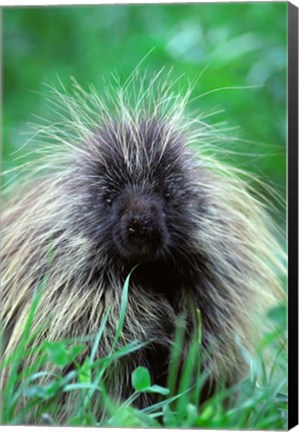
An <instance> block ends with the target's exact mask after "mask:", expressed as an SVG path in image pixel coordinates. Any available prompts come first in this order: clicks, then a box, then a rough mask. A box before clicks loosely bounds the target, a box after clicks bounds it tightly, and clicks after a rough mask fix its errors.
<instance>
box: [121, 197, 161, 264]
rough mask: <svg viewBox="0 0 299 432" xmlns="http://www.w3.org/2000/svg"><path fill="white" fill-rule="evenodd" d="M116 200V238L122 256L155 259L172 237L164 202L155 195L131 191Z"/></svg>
mask: <svg viewBox="0 0 299 432" xmlns="http://www.w3.org/2000/svg"><path fill="white" fill-rule="evenodd" d="M119 201H120V202H119V203H116V209H115V211H116V213H117V214H118V216H117V218H116V224H117V221H118V226H117V225H116V226H115V227H114V238H115V241H116V244H117V247H118V249H119V252H120V253H121V255H122V256H124V257H126V258H131V259H136V260H152V259H154V258H155V257H156V256H157V254H158V253H159V251H161V250H162V249H163V248H164V247H165V246H166V244H167V240H168V237H169V234H168V230H167V226H166V222H165V215H164V212H163V205H162V202H161V201H160V200H159V199H158V197H155V196H148V195H144V194H137V193H136V194H128V195H127V196H125V197H122V198H121V199H120V200H119Z"/></svg>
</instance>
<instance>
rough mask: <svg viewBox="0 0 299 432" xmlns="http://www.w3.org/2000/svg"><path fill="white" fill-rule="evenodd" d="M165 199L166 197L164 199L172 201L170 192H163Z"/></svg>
mask: <svg viewBox="0 0 299 432" xmlns="http://www.w3.org/2000/svg"><path fill="white" fill-rule="evenodd" d="M163 197H164V199H165V201H170V199H171V194H170V192H169V191H167V190H166V191H164V192H163Z"/></svg>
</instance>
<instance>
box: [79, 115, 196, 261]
mask: <svg viewBox="0 0 299 432" xmlns="http://www.w3.org/2000/svg"><path fill="white" fill-rule="evenodd" d="M93 147H94V149H97V152H98V157H96V156H94V158H93V160H92V163H91V164H89V163H87V164H86V168H87V169H88V171H89V172H88V174H87V177H92V178H93V182H92V183H91V184H90V185H89V187H90V193H89V199H90V201H89V205H90V206H92V209H93V211H92V212H89V213H90V214H93V217H92V218H90V223H89V230H88V235H89V236H90V238H92V240H93V241H94V242H95V244H96V243H97V242H99V243H100V244H101V247H102V248H103V247H106V250H107V253H108V254H110V255H111V254H113V255H114V256H117V257H118V258H120V259H121V260H123V261H124V262H128V263H130V264H134V263H138V262H142V261H156V260H159V259H161V258H167V256H168V255H172V253H173V251H174V250H176V251H177V250H178V249H180V247H181V246H182V245H183V244H184V243H185V242H186V240H187V239H188V237H189V234H190V229H191V226H192V223H193V222H192V212H194V206H195V205H196V206H198V205H199V203H200V199H199V197H198V195H197V193H196V192H195V189H194V186H192V178H191V177H192V175H191V172H192V169H191V167H192V162H191V156H190V155H189V153H188V151H187V150H186V148H185V146H184V137H183V135H182V134H181V133H180V132H179V131H177V130H175V129H174V128H173V125H169V124H167V122H163V121H159V120H158V119H148V120H142V121H140V122H138V123H131V124H130V123H125V122H122V123H115V122H112V123H110V124H109V123H108V124H104V125H103V126H102V127H101V128H100V129H99V130H98V132H97V133H96V135H95V137H94V145H93Z"/></svg>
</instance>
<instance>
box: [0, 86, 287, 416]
mask: <svg viewBox="0 0 299 432" xmlns="http://www.w3.org/2000/svg"><path fill="white" fill-rule="evenodd" d="M153 82H155V80H153ZM154 87H155V84H151V85H149V86H148V88H145V87H144V86H143V85H141V86H140V90H139V93H138V96H137V97H136V98H135V101H134V98H133V102H132V100H130V99H132V98H131V94H130V92H131V93H132V88H131V87H130V86H129V85H127V86H125V87H123V88H121V89H120V90H119V91H118V92H117V91H115V94H114V95H113V96H112V97H111V96H109V97H108V102H106V103H104V102H103V100H102V99H100V98H99V97H98V95H97V94H96V92H95V91H94V90H92V91H90V92H84V91H83V90H82V89H80V88H79V86H78V85H75V90H74V93H73V94H69V93H66V92H62V93H60V92H58V91H55V90H54V94H55V97H54V100H55V106H56V109H57V110H58V111H59V115H60V117H59V116H58V121H56V122H53V123H52V124H50V125H49V126H46V127H43V128H41V129H40V130H39V132H38V134H37V135H38V137H39V139H40V140H43V141H44V142H46V143H48V142H50V143H51V145H50V147H51V149H50V150H51V151H50V152H48V153H46V154H45V156H44V159H39V160H38V163H39V164H40V165H39V168H38V171H39V173H40V174H39V176H37V175H33V179H30V180H28V182H27V183H25V187H22V188H21V191H20V192H18V193H17V192H16V189H14V194H13V195H14V199H12V200H11V201H8V204H6V209H5V211H4V214H3V217H2V226H3V234H2V248H1V249H2V250H1V263H2V264H1V266H2V269H1V270H2V276H1V298H2V306H1V307H2V317H3V321H4V326H5V327H6V329H7V334H8V337H7V339H8V340H7V343H6V355H8V354H9V353H10V352H12V350H13V348H14V347H15V345H16V344H17V343H18V341H19V339H20V335H21V334H22V328H23V326H24V322H25V320H26V316H27V314H28V310H29V308H30V305H31V301H32V296H33V292H34V290H35V288H36V286H38V285H39V284H40V283H42V281H43V279H44V278H45V277H46V288H45V292H44V293H43V296H42V298H41V302H40V305H39V307H38V310H37V312H36V316H35V320H34V322H33V328H32V332H34V331H35V330H36V329H37V328H39V327H40V325H41V324H42V323H45V322H46V323H47V324H46V326H45V325H44V326H42V327H41V328H42V331H39V333H38V336H37V339H38V340H37V342H38V341H43V340H49V341H56V340H61V339H64V338H70V337H72V338H73V337H80V336H82V335H94V334H96V333H97V331H98V329H99V326H100V323H101V320H102V319H103V316H104V314H105V312H106V310H107V308H108V307H109V308H110V313H109V315H108V320H107V323H106V325H105V329H104V332H103V335H102V338H101V341H100V344H99V347H98V352H97V356H98V357H99V358H100V357H101V356H103V355H107V354H108V353H109V350H110V349H111V346H112V343H113V337H114V335H115V332H116V329H117V325H118V320H119V314H120V303H121V294H122V289H123V284H124V280H125V278H126V276H127V275H128V273H129V272H130V271H131V270H132V268H133V267H134V266H136V264H137V268H135V270H134V271H133V273H132V274H131V279H130V285H129V295H128V303H127V310H126V316H125V321H124V326H123V330H122V333H121V337H120V342H121V343H123V344H126V343H129V342H132V341H135V340H138V341H141V342H143V343H144V344H145V346H144V347H143V348H140V350H138V351H136V352H133V353H132V354H130V355H129V356H127V357H124V358H123V359H121V360H119V361H118V362H117V363H116V366H115V367H114V368H113V370H112V369H111V371H110V374H109V373H107V377H106V382H105V384H106V386H107V389H108V393H109V394H110V395H111V396H112V397H114V398H115V399H118V400H120V399H123V398H126V397H128V396H129V395H130V394H131V393H132V386H131V381H130V379H131V378H130V377H131V373H132V371H133V370H134V369H135V368H136V367H137V366H145V367H147V368H148V369H149V371H150V373H151V377H152V381H153V382H154V383H156V384H160V385H162V386H165V385H166V379H167V373H168V369H169V362H170V352H171V347H172V343H173V338H174V333H175V328H176V322H177V317H178V316H184V317H185V322H186V323H187V324H186V330H185V331H186V335H185V339H184V341H185V344H184V346H183V347H182V359H183V360H182V362H183V363H184V356H185V355H186V353H187V352H188V344H189V341H190V340H191V339H192V335H193V333H194V332H195V327H196V325H197V322H194V320H193V319H192V311H190V302H191V304H192V305H193V306H194V309H197V310H199V311H200V317H201V325H202V341H201V347H198V349H201V350H202V351H203V352H205V351H206V352H207V353H208V352H209V354H208V355H207V356H206V357H204V356H203V359H204V365H203V367H204V369H205V370H209V374H210V378H209V382H208V384H209V385H208V387H207V389H208V390H207V392H206V394H205V393H203V395H202V400H205V398H207V397H209V396H210V394H211V392H212V390H211V389H212V388H213V386H214V384H215V383H217V382H218V381H220V380H221V382H223V383H225V384H226V385H227V386H229V385H231V384H233V383H235V382H237V381H238V380H239V379H240V378H241V377H242V376H243V375H244V373H245V371H246V361H245V360H244V358H243V354H242V347H245V349H246V350H249V351H251V350H252V349H253V346H254V338H255V336H256V332H255V330H256V329H258V331H259V329H260V326H261V323H262V320H263V318H262V317H263V316H264V315H263V314H264V312H265V308H266V305H267V304H268V300H269V299H271V298H272V297H273V293H274V292H275V291H279V278H278V276H277V274H276V270H275V269H277V267H278V264H277V258H276V255H277V253H278V250H279V247H278V245H277V243H276V240H275V237H274V235H273V234H272V232H271V229H270V228H269V226H270V225H271V223H272V222H271V219H270V217H269V216H268V215H267V212H266V211H265V210H264V206H263V205H262V204H261V203H260V201H259V199H257V198H256V197H255V196H254V194H253V193H252V191H251V190H250V187H249V184H248V183H247V182H246V181H245V180H244V179H243V178H242V176H240V175H239V174H238V173H237V170H234V169H233V168H232V167H231V166H228V165H226V164H225V163H223V162H220V160H219V159H217V157H216V156H214V154H213V153H214V152H215V148H216V146H215V145H214V146H213V145H212V144H208V143H209V142H212V141H213V140H215V139H216V140H218V141H220V140H221V139H222V135H221V133H220V132H219V131H217V130H216V129H214V128H213V127H211V126H208V125H206V124H205V123H204V122H203V121H202V119H201V117H200V115H199V116H197V117H196V116H195V117H193V118H192V119H190V118H188V116H187V115H186V104H187V100H188V97H189V93H188V92H186V94H185V95H184V96H181V95H176V94H174V93H173V92H171V91H170V90H166V89H165V88H164V86H162V88H161V89H160V93H159V92H154V91H153V88H154ZM136 88H137V87H136ZM136 88H135V91H136ZM156 93H159V94H158V95H157V94H156ZM110 97H111V99H110ZM111 100H112V102H111ZM109 101H110V102H111V103H110V102H109ZM195 144H196V151H194V150H192V146H194V145H195ZM211 149H212V153H211ZM43 170H44V171H45V172H43ZM49 249H50V255H51V260H50V264H49ZM211 346H212V347H214V348H213V349H210V347H211ZM87 354H88V353H85V355H87ZM82 361H83V360H82ZM28 362H29V363H30V358H29V360H28ZM154 400H155V399H154V398H153V395H143V396H142V397H140V398H139V399H137V402H136V404H137V406H139V407H144V406H147V405H148V404H150V403H152V402H153V401H154Z"/></svg>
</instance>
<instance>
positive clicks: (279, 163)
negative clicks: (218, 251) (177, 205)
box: [2, 2, 287, 220]
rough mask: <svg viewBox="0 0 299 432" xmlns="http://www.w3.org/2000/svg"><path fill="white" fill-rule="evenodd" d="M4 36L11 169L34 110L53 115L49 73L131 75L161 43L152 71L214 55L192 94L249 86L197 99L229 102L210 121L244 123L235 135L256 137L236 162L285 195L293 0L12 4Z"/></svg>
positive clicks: (98, 78) (86, 80) (90, 77)
mask: <svg viewBox="0 0 299 432" xmlns="http://www.w3.org/2000/svg"><path fill="white" fill-rule="evenodd" d="M3 36H4V37H3V60H4V85H3V102H4V104H3V149H2V168H3V169H4V170H6V169H9V168H11V167H14V166H15V165H16V164H17V163H18V161H17V160H16V158H15V157H14V156H13V155H12V152H14V151H15V150H17V149H20V151H19V152H18V155H19V154H20V153H21V154H22V153H25V152H26V151H28V149H27V148H26V146H24V142H25V138H24V133H26V132H28V130H29V126H28V122H30V121H34V118H33V115H37V116H42V117H47V115H48V112H49V111H47V102H46V100H45V97H44V96H43V94H44V93H45V92H46V91H47V88H46V87H45V85H44V84H45V83H46V84H54V85H55V83H58V79H57V77H59V78H60V79H61V81H62V82H63V83H64V84H65V86H66V88H70V84H71V81H70V77H71V76H74V77H75V78H76V80H77V81H78V82H79V83H80V84H81V85H82V86H83V87H87V85H88V84H90V83H92V84H94V85H95V86H96V87H98V88H99V91H100V90H101V86H102V77H104V78H105V79H108V80H109V76H110V75H111V73H117V74H118V75H120V77H121V79H122V80H125V79H126V78H127V77H128V76H129V74H130V73H131V72H132V71H133V69H134V68H135V67H136V66H137V64H138V63H139V62H140V61H141V60H142V59H143V58H144V56H146V55H147V54H148V53H149V51H150V50H152V49H153V48H154V49H153V51H152V52H151V53H150V55H149V56H148V57H147V58H146V59H145V60H144V62H143V64H142V67H141V69H142V68H143V67H144V69H146V70H147V71H148V73H149V74H151V73H153V74H154V73H155V72H157V71H158V70H159V69H161V68H162V67H164V66H166V68H167V69H170V68H173V76H174V78H176V77H178V76H180V75H182V74H183V76H182V78H180V80H181V81H182V82H184V83H186V80H187V79H189V80H192V79H195V78H196V77H198V76H199V75H200V73H201V72H202V70H203V69H204V68H205V67H206V66H207V65H208V64H209V66H208V68H207V70H206V71H205V72H204V74H203V76H202V77H201V78H200V79H199V81H198V83H197V85H196V87H195V89H194V92H193V96H197V95H200V94H204V93H206V92H210V91H211V90H215V89H220V88H222V87H243V88H239V89H226V90H218V91H214V92H211V93H210V94H207V95H205V96H203V97H200V98H198V99H197V100H196V101H195V102H194V104H193V105H194V106H193V107H192V108H196V109H197V110H207V109H211V108H215V109H219V108H220V109H223V110H224V112H222V113H219V114H218V115H215V117H214V118H212V120H213V122H217V121H219V122H223V121H225V122H227V124H228V125H229V126H232V127H234V126H239V127H240V130H239V131H237V134H238V136H240V137H241V138H243V139H246V140H252V141H253V142H254V143H250V144H246V143H242V145H241V147H240V146H239V150H240V149H241V151H242V155H239V156H236V157H234V160H233V163H234V164H236V165H237V166H241V167H242V168H245V169H246V170H249V171H251V172H253V173H255V174H258V175H260V176H261V177H262V180H264V181H265V182H267V183H269V184H271V185H274V188H275V190H276V191H278V192H279V193H280V194H281V195H282V196H284V194H285V171H286V162H285V157H286V155H285V153H286V152H285V148H286V58H287V51H286V42H287V3H285V2H283V3H276V2H267V3H266V2H265V3H226V4H225V3H224V4H223V3H222V4H220V3H218V4H217V3H210V4H204V3H202V4H168V5H167V4H152V5H99V6H66V7H38V8H35V7H30V8H29V7H24V8H11V9H8V8H7V9H4V11H3ZM247 86H258V87H256V88H246V87H247ZM270 195H271V194H270ZM270 198H271V197H270ZM282 214H283V211H281V215H282ZM281 215H280V219H282V220H283V219H284V217H283V216H281Z"/></svg>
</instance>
